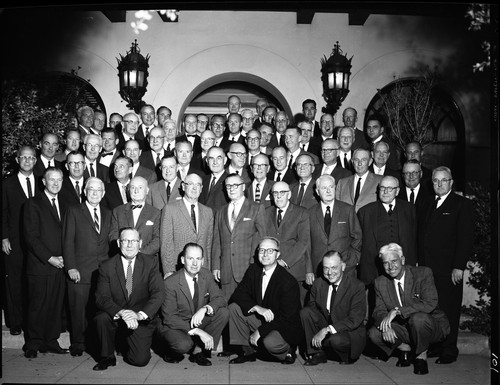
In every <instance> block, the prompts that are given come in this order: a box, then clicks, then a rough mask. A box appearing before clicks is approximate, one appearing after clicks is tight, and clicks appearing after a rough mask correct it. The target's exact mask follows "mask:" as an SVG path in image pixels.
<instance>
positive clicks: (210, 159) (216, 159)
mask: <svg viewBox="0 0 500 385" xmlns="http://www.w3.org/2000/svg"><path fill="white" fill-rule="evenodd" d="M222 159H223V158H222V156H220V155H219V156H218V157H216V158H214V157H213V156H209V157H207V162H213V163H215V162H217V163H218V162H222Z"/></svg>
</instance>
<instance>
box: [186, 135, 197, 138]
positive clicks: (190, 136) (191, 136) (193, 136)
mask: <svg viewBox="0 0 500 385" xmlns="http://www.w3.org/2000/svg"><path fill="white" fill-rule="evenodd" d="M186 136H187V137H188V138H196V135H186Z"/></svg>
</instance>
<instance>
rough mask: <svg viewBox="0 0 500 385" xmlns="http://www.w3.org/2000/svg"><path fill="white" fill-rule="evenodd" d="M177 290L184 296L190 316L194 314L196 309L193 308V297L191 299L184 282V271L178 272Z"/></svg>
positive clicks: (186, 284)
mask: <svg viewBox="0 0 500 385" xmlns="http://www.w3.org/2000/svg"><path fill="white" fill-rule="evenodd" d="M198 277H199V274H198ZM179 288H180V290H181V292H182V294H184V296H185V297H186V300H187V302H188V304H189V309H191V314H194V312H195V311H196V309H195V308H194V304H193V297H191V291H189V286H188V283H187V281H186V274H185V273H184V269H181V270H179Z"/></svg>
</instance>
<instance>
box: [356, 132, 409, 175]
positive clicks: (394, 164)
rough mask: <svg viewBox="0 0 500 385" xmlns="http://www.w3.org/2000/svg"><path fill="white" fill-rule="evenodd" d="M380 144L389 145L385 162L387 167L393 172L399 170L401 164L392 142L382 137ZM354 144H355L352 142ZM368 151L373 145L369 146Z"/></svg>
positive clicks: (384, 136) (396, 149)
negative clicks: (387, 157) (388, 153)
mask: <svg viewBox="0 0 500 385" xmlns="http://www.w3.org/2000/svg"><path fill="white" fill-rule="evenodd" d="M382 142H385V143H387V144H388V145H389V152H390V153H391V154H390V155H389V159H388V160H387V166H389V168H391V169H393V170H401V162H400V160H399V159H400V155H399V151H398V148H397V147H396V145H395V144H394V142H393V141H392V140H391V139H389V137H388V136H386V135H382ZM354 143H356V142H354ZM370 149H371V150H373V143H371V144H370Z"/></svg>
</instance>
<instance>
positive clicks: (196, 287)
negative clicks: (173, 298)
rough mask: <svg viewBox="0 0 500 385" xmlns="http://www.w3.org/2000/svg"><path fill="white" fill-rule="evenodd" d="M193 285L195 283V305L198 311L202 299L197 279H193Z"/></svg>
mask: <svg viewBox="0 0 500 385" xmlns="http://www.w3.org/2000/svg"><path fill="white" fill-rule="evenodd" d="M193 283H194V294H193V304H194V307H195V309H196V308H197V307H198V299H199V297H200V289H199V287H198V282H197V281H196V277H194V278H193Z"/></svg>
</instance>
